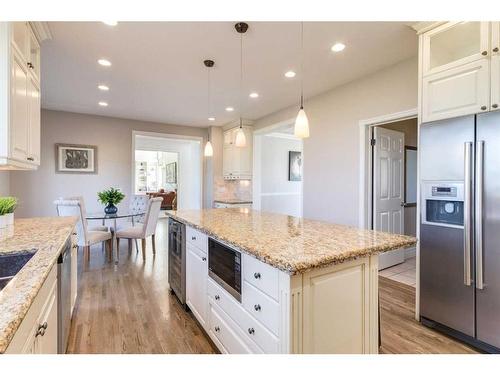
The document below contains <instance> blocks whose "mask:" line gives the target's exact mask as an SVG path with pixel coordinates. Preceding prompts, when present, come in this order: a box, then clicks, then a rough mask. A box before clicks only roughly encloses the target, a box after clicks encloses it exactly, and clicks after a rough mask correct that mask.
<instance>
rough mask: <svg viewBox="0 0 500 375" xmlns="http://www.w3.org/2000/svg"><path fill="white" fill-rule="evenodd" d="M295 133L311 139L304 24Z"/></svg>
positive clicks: (301, 31)
mask: <svg viewBox="0 0 500 375" xmlns="http://www.w3.org/2000/svg"><path fill="white" fill-rule="evenodd" d="M293 133H294V134H295V136H296V137H298V138H309V120H308V119H307V115H306V111H304V23H303V22H301V23H300V109H299V113H298V114H297V118H296V119H295V127H294V130H293Z"/></svg>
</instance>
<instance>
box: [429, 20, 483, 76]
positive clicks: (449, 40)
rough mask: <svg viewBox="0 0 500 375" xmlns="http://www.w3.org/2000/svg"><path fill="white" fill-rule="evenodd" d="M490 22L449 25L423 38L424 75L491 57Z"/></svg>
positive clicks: (454, 23) (453, 23)
mask: <svg viewBox="0 0 500 375" xmlns="http://www.w3.org/2000/svg"><path fill="white" fill-rule="evenodd" d="M489 25H490V23H489V22H447V23H445V24H443V25H441V26H438V27H436V28H435V29H433V30H431V31H429V32H427V33H425V34H424V36H423V61H422V63H423V66H422V68H423V75H424V76H426V75H429V74H433V73H438V72H441V71H444V70H447V69H451V68H454V67H457V66H460V65H464V64H467V63H470V62H472V61H476V60H480V59H486V58H488V56H489V55H490V47H489V46H490V43H489Z"/></svg>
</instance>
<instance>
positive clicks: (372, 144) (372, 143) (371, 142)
mask: <svg viewBox="0 0 500 375" xmlns="http://www.w3.org/2000/svg"><path fill="white" fill-rule="evenodd" d="M375 143H377V141H376V140H375V138H372V139H370V146H375Z"/></svg>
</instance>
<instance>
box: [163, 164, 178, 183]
mask: <svg viewBox="0 0 500 375" xmlns="http://www.w3.org/2000/svg"><path fill="white" fill-rule="evenodd" d="M165 182H167V183H169V184H176V183H177V163H176V162H175V161H174V162H173V163H168V164H167V165H166V166H165Z"/></svg>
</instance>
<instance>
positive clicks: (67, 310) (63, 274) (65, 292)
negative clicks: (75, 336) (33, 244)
mask: <svg viewBox="0 0 500 375" xmlns="http://www.w3.org/2000/svg"><path fill="white" fill-rule="evenodd" d="M57 284H58V285H57V314H58V317H57V352H58V353H59V354H65V353H66V348H67V346H68V338H69V328H70V326H71V240H69V239H68V241H66V244H65V246H64V250H63V252H62V253H61V255H60V256H59V258H58V260H57Z"/></svg>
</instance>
